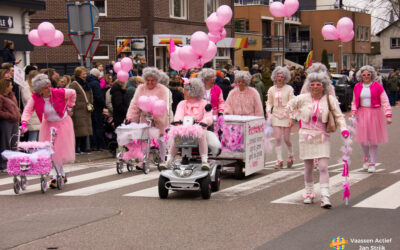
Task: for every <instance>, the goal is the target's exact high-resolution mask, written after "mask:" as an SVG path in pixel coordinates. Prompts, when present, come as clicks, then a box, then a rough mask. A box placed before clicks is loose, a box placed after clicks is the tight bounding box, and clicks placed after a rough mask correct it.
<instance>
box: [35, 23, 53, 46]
mask: <svg viewBox="0 0 400 250" xmlns="http://www.w3.org/2000/svg"><path fill="white" fill-rule="evenodd" d="M38 33H39V37H40V40H42V41H43V42H44V43H49V42H51V41H52V40H53V39H54V35H55V33H56V28H54V25H53V24H51V23H49V22H43V23H41V24H39V26H38Z"/></svg>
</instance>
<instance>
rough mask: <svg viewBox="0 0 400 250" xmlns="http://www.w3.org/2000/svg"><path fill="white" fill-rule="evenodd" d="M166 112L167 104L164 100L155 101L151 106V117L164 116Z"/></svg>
mask: <svg viewBox="0 0 400 250" xmlns="http://www.w3.org/2000/svg"><path fill="white" fill-rule="evenodd" d="M166 111H167V104H166V103H165V101H164V100H160V99H159V100H157V101H155V102H154V104H153V110H152V112H153V115H154V116H159V115H162V114H164V113H165V112H166Z"/></svg>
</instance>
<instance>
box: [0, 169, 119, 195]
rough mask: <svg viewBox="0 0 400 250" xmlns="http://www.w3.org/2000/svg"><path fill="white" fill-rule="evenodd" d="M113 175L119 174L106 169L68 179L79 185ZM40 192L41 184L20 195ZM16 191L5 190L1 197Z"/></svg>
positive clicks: (71, 182) (69, 182) (28, 188)
mask: <svg viewBox="0 0 400 250" xmlns="http://www.w3.org/2000/svg"><path fill="white" fill-rule="evenodd" d="M113 174H117V172H116V170H115V169H114V168H113V169H106V170H101V171H96V172H91V173H87V174H81V175H77V176H72V177H69V178H68V183H67V185H70V184H75V183H79V182H83V181H88V180H93V179H97V178H101V177H105V176H110V175H113ZM38 191H40V184H39V183H37V184H34V185H31V186H29V184H28V186H27V187H26V190H24V191H21V192H20V194H28V193H33V192H38ZM14 194H15V193H14V189H8V190H4V191H1V192H0V195H14Z"/></svg>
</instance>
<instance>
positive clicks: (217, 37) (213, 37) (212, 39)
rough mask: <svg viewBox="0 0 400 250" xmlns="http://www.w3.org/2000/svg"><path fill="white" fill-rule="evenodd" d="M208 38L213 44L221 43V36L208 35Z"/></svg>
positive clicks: (216, 34) (215, 34)
mask: <svg viewBox="0 0 400 250" xmlns="http://www.w3.org/2000/svg"><path fill="white" fill-rule="evenodd" d="M208 38H209V39H210V41H211V42H214V43H217V42H219V41H221V35H220V34H218V33H208Z"/></svg>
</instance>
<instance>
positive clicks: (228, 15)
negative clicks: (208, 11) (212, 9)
mask: <svg viewBox="0 0 400 250" xmlns="http://www.w3.org/2000/svg"><path fill="white" fill-rule="evenodd" d="M216 14H217V17H218V19H220V21H221V23H222V24H223V25H225V24H227V23H229V22H230V21H231V19H232V9H231V7H229V6H228V5H221V6H219V7H218V9H217V11H216Z"/></svg>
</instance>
